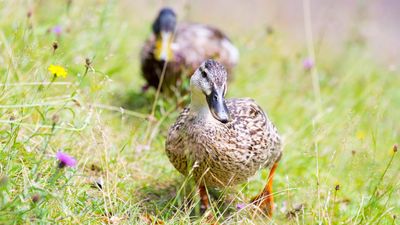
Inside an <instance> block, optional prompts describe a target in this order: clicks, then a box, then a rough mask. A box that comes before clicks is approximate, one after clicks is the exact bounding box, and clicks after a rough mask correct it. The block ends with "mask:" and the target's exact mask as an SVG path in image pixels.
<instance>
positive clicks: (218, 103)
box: [206, 90, 231, 123]
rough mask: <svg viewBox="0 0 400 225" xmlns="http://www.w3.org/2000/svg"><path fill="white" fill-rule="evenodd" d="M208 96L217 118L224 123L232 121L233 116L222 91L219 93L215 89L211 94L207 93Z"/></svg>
mask: <svg viewBox="0 0 400 225" xmlns="http://www.w3.org/2000/svg"><path fill="white" fill-rule="evenodd" d="M206 98H207V103H208V107H209V108H210V111H211V114H212V115H213V117H214V118H215V119H216V120H218V121H220V122H222V123H227V122H229V121H231V116H230V114H229V110H228V107H227V106H226V104H225V99H224V96H223V94H222V93H218V92H216V91H215V90H214V91H212V92H211V94H209V95H207V96H206Z"/></svg>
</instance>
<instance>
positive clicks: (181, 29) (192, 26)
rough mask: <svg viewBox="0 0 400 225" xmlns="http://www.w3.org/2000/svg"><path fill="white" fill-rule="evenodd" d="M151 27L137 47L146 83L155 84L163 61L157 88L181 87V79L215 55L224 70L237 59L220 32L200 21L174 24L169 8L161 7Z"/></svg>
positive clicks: (236, 55)
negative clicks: (145, 37)
mask: <svg viewBox="0 0 400 225" xmlns="http://www.w3.org/2000/svg"><path fill="white" fill-rule="evenodd" d="M152 30H153V33H152V34H151V36H150V37H149V38H148V39H147V41H146V42H145V44H144V46H143V48H142V51H141V70H142V75H143V77H144V78H145V79H146V81H147V85H146V86H151V87H155V88H157V87H158V85H159V83H160V79H161V74H162V72H163V69H164V65H165V66H166V67H165V75H164V79H163V82H162V87H161V90H162V91H165V89H167V90H168V91H169V90H173V91H182V81H183V80H184V79H185V78H186V77H189V76H190V75H192V74H193V72H194V71H195V70H196V68H197V67H199V66H200V64H201V63H202V62H203V61H204V60H206V59H209V58H213V59H217V60H218V61H219V62H221V63H222V64H223V65H224V66H225V68H227V69H228V71H230V70H231V69H232V68H233V67H234V66H235V65H236V63H237V61H238V58H239V52H238V50H237V48H236V47H235V46H234V45H233V44H232V42H231V41H230V40H229V38H228V37H227V36H226V35H225V34H224V33H222V32H221V31H220V30H218V29H217V28H214V27H211V26H207V25H202V24H196V23H178V24H177V19H176V14H175V12H174V11H173V10H172V9H170V8H163V9H161V11H160V12H159V14H158V16H157V18H156V20H155V21H154V23H153V26H152ZM166 62H167V63H166ZM165 63H166V64H165Z"/></svg>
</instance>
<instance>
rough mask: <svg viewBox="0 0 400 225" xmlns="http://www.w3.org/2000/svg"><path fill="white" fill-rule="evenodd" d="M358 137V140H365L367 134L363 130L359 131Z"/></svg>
mask: <svg viewBox="0 0 400 225" xmlns="http://www.w3.org/2000/svg"><path fill="white" fill-rule="evenodd" d="M356 137H357V139H358V140H361V141H362V140H364V139H365V132H364V131H362V130H359V131H357V133H356Z"/></svg>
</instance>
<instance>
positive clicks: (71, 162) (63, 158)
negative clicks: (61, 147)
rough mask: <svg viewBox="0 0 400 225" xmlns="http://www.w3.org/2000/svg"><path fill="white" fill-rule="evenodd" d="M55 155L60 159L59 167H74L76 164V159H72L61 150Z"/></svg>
mask: <svg viewBox="0 0 400 225" xmlns="http://www.w3.org/2000/svg"><path fill="white" fill-rule="evenodd" d="M56 157H57V159H58V160H59V161H60V163H59V164H58V166H59V167H60V168H64V167H65V166H69V167H74V166H75V165H76V160H75V159H74V157H72V156H69V155H67V154H65V153H63V152H60V151H59V152H57V155H56Z"/></svg>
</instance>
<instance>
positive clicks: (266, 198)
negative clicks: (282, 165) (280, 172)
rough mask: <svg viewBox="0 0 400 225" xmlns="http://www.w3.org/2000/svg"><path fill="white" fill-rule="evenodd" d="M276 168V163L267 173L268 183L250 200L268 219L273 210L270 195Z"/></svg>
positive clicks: (272, 201)
mask: <svg viewBox="0 0 400 225" xmlns="http://www.w3.org/2000/svg"><path fill="white" fill-rule="evenodd" d="M277 166H278V163H275V164H274V165H273V166H272V168H271V171H270V172H269V176H268V182H267V184H266V185H265V187H264V190H263V191H262V192H261V193H260V194H259V195H257V196H256V197H254V198H253V199H252V200H251V202H252V203H253V204H255V205H256V206H258V207H259V208H260V209H262V210H263V211H264V212H265V213H266V214H267V216H269V217H271V216H272V211H273V208H274V196H273V195H272V181H273V179H274V173H275V170H276V167H277Z"/></svg>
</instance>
